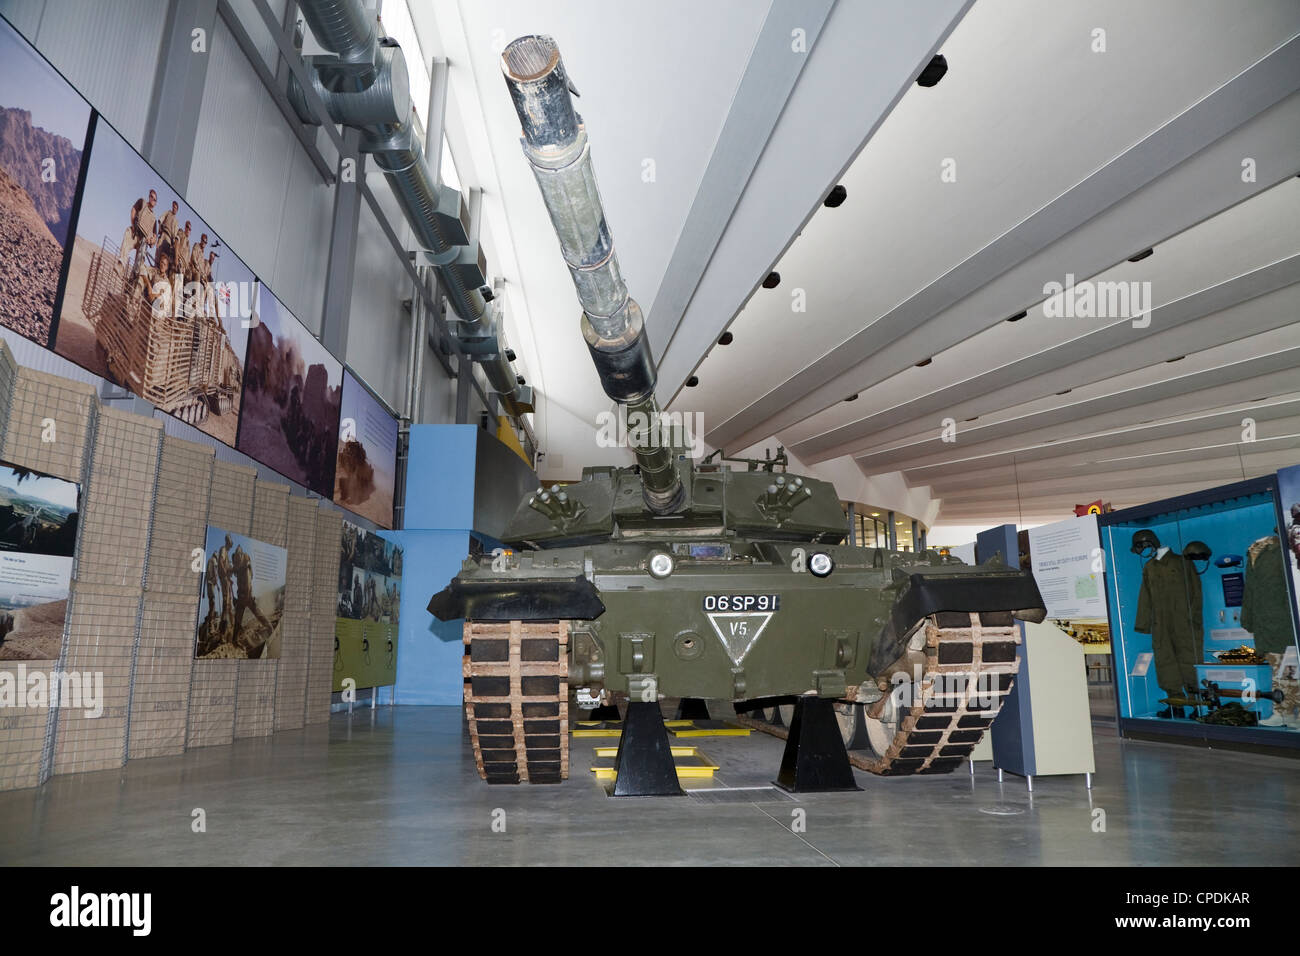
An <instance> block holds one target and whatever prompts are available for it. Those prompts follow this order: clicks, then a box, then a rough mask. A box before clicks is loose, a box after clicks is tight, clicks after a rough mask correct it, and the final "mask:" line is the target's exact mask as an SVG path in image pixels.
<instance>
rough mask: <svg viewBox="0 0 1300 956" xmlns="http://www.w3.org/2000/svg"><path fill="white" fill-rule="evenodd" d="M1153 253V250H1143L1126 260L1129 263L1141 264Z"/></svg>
mask: <svg viewBox="0 0 1300 956" xmlns="http://www.w3.org/2000/svg"><path fill="white" fill-rule="evenodd" d="M1154 252H1155V250H1154V249H1143V250H1142V251H1141V252H1139V253H1138V254H1137V255H1135V256H1129V260H1128V261H1129V262H1141V261H1142V260H1143V259H1146V258H1148V257H1149V256H1151V255H1152V254H1153V253H1154Z"/></svg>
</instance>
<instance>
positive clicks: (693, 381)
mask: <svg viewBox="0 0 1300 956" xmlns="http://www.w3.org/2000/svg"><path fill="white" fill-rule="evenodd" d="M699 384H700V377H699V376H698V375H692V376H691V377H690V378H688V379H687V380H686V387H687V388H694V387H695V386H696V385H699Z"/></svg>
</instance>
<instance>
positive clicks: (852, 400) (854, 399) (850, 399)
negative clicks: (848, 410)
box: [844, 392, 858, 402]
mask: <svg viewBox="0 0 1300 956" xmlns="http://www.w3.org/2000/svg"><path fill="white" fill-rule="evenodd" d="M844 400H845V401H846V402H856V401H857V400H858V393H857V392H854V393H853V394H852V395H850V396H849V397H848V398H846V399H844Z"/></svg>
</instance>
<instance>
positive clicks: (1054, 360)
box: [790, 255, 1300, 464]
mask: <svg viewBox="0 0 1300 956" xmlns="http://www.w3.org/2000/svg"><path fill="white" fill-rule="evenodd" d="M1297 283H1300V255H1296V256H1291V257H1290V258H1287V259H1283V260H1281V261H1279V262H1274V263H1271V264H1270V265H1267V266H1264V267H1263V268H1260V269H1255V270H1253V271H1251V272H1247V273H1244V274H1242V275H1239V276H1235V277H1233V278H1231V279H1229V280H1227V281H1226V282H1220V283H1219V284H1217V285H1214V286H1211V287H1210V288H1208V289H1203V290H1201V291H1199V292H1194V293H1192V294H1191V295H1186V296H1183V297H1182V298H1179V299H1176V300H1174V301H1173V302H1169V303H1166V304H1165V305H1162V306H1159V307H1158V308H1155V309H1152V310H1151V314H1150V319H1151V322H1150V325H1148V326H1147V327H1146V328H1135V327H1134V326H1133V323H1132V322H1131V321H1128V320H1122V321H1119V322H1115V323H1113V324H1111V325H1108V326H1105V327H1103V328H1099V329H1095V330H1093V331H1090V332H1087V333H1084V334H1083V335H1078V336H1076V337H1074V338H1070V339H1068V340H1066V341H1063V342H1059V343H1056V344H1054V345H1051V346H1049V347H1047V348H1044V349H1042V350H1041V351H1039V352H1037V353H1035V354H1034V355H1030V356H1028V357H1026V358H1022V359H1017V360H1015V361H1012V362H1008V363H1007V364H1005V365H1002V366H1000V367H998V368H994V369H990V370H989V371H987V372H983V373H981V374H977V375H972V376H971V377H970V378H968V379H966V380H965V381H961V382H957V383H955V384H953V385H949V386H947V387H945V388H939V389H937V390H935V391H933V392H931V393H930V394H928V395H922V396H919V397H918V398H916V399H915V400H913V401H908V402H905V403H903V404H901V405H896V406H894V407H893V408H890V409H885V410H884V411H881V412H878V413H877V414H874V415H869V416H867V417H865V418H861V419H859V420H858V421H856V422H853V423H851V424H848V425H843V426H841V427H839V428H835V429H832V430H830V431H828V432H825V433H823V434H821V435H817V436H814V437H812V438H809V439H806V440H804V441H801V442H796V443H794V444H793V445H791V447H790V451H791V453H792V454H793V455H794V456H795V457H796V458H798V459H799V460H800V461H802V462H805V463H807V464H815V463H816V462H819V461H825V460H826V459H828V458H838V457H839V456H840V455H852V454H855V453H856V452H860V451H862V450H863V449H864V448H868V447H870V446H872V445H877V444H880V443H881V442H889V441H895V440H897V439H899V438H903V437H905V436H906V435H907V434H909V433H911V434H915V432H916V431H917V430H918V423H919V422H920V420H921V419H932V420H933V421H938V420H939V417H940V416H944V415H951V416H952V417H954V418H956V419H957V420H958V421H961V420H962V419H965V418H969V417H971V416H973V415H986V414H988V413H990V412H996V411H998V410H1000V409H1005V408H1010V407H1013V406H1015V405H1019V404H1021V403H1023V402H1028V401H1033V400H1035V399H1038V398H1046V397H1047V396H1049V395H1054V394H1056V393H1057V392H1059V391H1060V390H1061V389H1062V388H1078V387H1080V386H1081V385H1091V384H1093V383H1095V382H1100V381H1104V380H1106V379H1108V378H1114V377H1115V376H1117V375H1123V374H1125V373H1128V372H1133V371H1136V370H1138V369H1140V368H1144V367H1146V366H1148V365H1158V364H1159V363H1161V362H1163V361H1164V360H1165V359H1168V358H1171V357H1173V356H1174V355H1189V354H1192V353H1194V352H1199V351H1201V350H1203V349H1207V348H1211V347H1213V346H1215V345H1222V344H1224V343H1225V342H1231V341H1236V340H1238V339H1244V338H1246V337H1248V336H1251V335H1255V334H1258V333H1260V332H1267V331H1271V330H1272V329H1276V328H1281V327H1282V326H1284V325H1289V324H1292V323H1294V322H1295V321H1296V316H1297V315H1300V285H1296V284H1297ZM1288 287H1291V288H1289V289H1288ZM1282 289H1288V291H1287V293H1286V294H1285V296H1276V297H1270V298H1268V299H1265V300H1260V301H1258V302H1257V303H1256V304H1257V307H1256V308H1254V309H1253V310H1237V311H1240V312H1241V313H1242V314H1241V315H1239V316H1234V318H1233V320H1232V321H1219V320H1218V319H1219V316H1218V313H1220V312H1223V311H1224V310H1228V309H1233V308H1234V307H1235V306H1237V305H1240V304H1241V303H1244V302H1248V301H1250V300H1257V299H1259V298H1260V297H1263V296H1268V294H1269V293H1273V292H1276V291H1278V290H1282ZM1284 299H1285V304H1284V303H1283V300H1284ZM1202 319H1211V321H1207V322H1200V321H1198V320H1202ZM1171 349H1172V351H1171ZM933 370H934V371H935V373H936V377H939V379H940V380H941V381H942V376H943V374H944V369H943V368H941V367H939V364H938V363H936V364H935V367H934V369H933ZM867 397H868V398H869V397H870V396H869V395H868V396H867ZM930 423H931V422H930V421H926V422H925V424H927V425H928V424H930Z"/></svg>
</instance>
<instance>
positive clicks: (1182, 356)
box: [1165, 355, 1187, 365]
mask: <svg viewBox="0 0 1300 956" xmlns="http://www.w3.org/2000/svg"><path fill="white" fill-rule="evenodd" d="M1185 358H1187V356H1186V355H1175V356H1174V357H1173V358H1167V359H1165V364H1166V365H1168V364H1169V363H1170V362H1181V361H1182V360H1183V359H1185Z"/></svg>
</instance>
